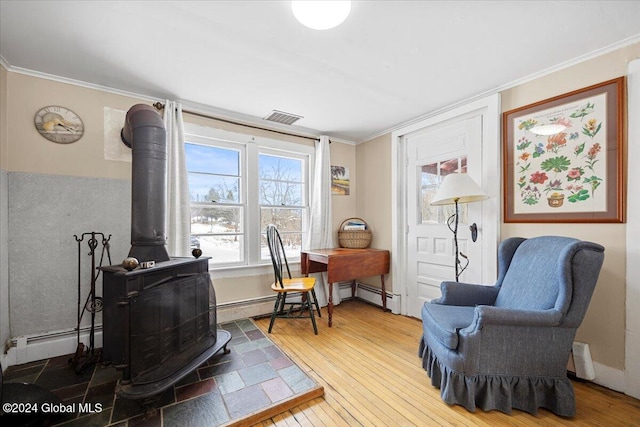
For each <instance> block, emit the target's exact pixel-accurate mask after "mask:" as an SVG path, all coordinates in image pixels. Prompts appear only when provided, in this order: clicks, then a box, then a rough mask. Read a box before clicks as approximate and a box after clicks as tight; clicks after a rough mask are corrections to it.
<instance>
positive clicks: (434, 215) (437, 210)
mask: <svg viewBox="0 0 640 427" xmlns="http://www.w3.org/2000/svg"><path fill="white" fill-rule="evenodd" d="M464 172H467V157H466V156H462V157H455V158H453V159H448V160H444V161H441V162H437V163H431V164H428V165H424V166H422V168H421V173H420V179H421V212H420V214H421V218H422V221H421V223H422V224H446V223H447V219H448V218H449V217H450V216H451V215H452V214H453V213H454V212H455V208H454V207H453V206H452V205H445V206H431V200H433V197H434V196H435V195H436V192H437V191H438V187H439V186H440V184H441V183H442V181H443V180H444V177H445V176H447V175H449V174H450V173H464ZM459 212H460V222H461V223H463V224H466V223H467V205H466V204H461V205H459Z"/></svg>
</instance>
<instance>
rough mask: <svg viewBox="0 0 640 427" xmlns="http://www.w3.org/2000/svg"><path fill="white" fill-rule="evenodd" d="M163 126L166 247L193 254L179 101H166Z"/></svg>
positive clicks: (171, 252)
mask: <svg viewBox="0 0 640 427" xmlns="http://www.w3.org/2000/svg"><path fill="white" fill-rule="evenodd" d="M164 126H165V129H166V131H167V250H168V252H169V256H176V257H184V256H190V253H189V248H190V235H191V207H190V204H189V183H188V181H187V166H186V161H185V153H184V123H183V121H182V105H181V104H180V103H178V102H174V101H169V100H167V101H165V104H164Z"/></svg>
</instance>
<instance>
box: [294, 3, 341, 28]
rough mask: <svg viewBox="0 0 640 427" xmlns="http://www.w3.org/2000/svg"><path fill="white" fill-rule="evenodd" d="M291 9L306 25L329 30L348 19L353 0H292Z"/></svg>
mask: <svg viewBox="0 0 640 427" xmlns="http://www.w3.org/2000/svg"><path fill="white" fill-rule="evenodd" d="M291 10H292V11H293V15H294V16H295V17H296V19H297V20H298V21H300V23H301V24H302V25H304V26H305V27H309V28H311V29H314V30H328V29H331V28H334V27H337V26H338V25H340V24H342V23H343V22H344V20H345V19H347V16H349V12H351V1H292V2H291Z"/></svg>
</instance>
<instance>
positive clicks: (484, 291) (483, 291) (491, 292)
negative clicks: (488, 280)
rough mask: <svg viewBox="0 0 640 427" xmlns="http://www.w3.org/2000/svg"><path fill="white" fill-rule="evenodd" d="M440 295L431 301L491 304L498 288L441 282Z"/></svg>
mask: <svg viewBox="0 0 640 427" xmlns="http://www.w3.org/2000/svg"><path fill="white" fill-rule="evenodd" d="M440 290H441V291H442V296H441V297H440V298H438V299H436V300H433V301H431V302H432V303H434V304H446V305H467V306H472V307H473V306H476V305H493V303H494V302H495V300H496V296H497V295H498V291H499V290H500V289H499V288H497V287H495V286H480V285H472V284H469V283H459V282H442V283H441V284H440Z"/></svg>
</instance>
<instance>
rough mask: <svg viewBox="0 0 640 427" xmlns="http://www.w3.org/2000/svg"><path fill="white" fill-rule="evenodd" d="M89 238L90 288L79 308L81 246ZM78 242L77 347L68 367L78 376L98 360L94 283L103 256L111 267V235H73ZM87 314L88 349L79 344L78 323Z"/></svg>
mask: <svg viewBox="0 0 640 427" xmlns="http://www.w3.org/2000/svg"><path fill="white" fill-rule="evenodd" d="M88 236H91V237H90V238H89V239H88V240H87V245H88V246H89V253H88V254H87V255H89V256H90V257H91V271H90V273H91V287H90V290H89V294H88V295H87V298H86V300H85V302H84V306H82V309H81V308H80V307H81V303H82V299H81V293H82V286H81V285H82V280H81V275H82V273H81V272H82V260H81V252H82V250H81V246H82V245H81V244H82V241H83V240H84V238H85V237H88ZM73 237H74V238H75V239H76V242H78V323H77V325H76V331H77V341H78V346H77V348H76V352H75V354H74V356H73V357H72V358H70V359H69V365H70V366H72V367H73V368H74V369H75V371H76V373H78V374H80V373H82V371H83V370H84V368H85V367H86V366H88V365H90V364H93V363H95V362H97V361H98V360H99V359H100V355H99V354H96V349H95V341H94V339H95V327H96V313H98V312H100V311H102V298H101V297H98V296H96V282H97V280H98V277H99V276H100V271H101V270H100V267H102V263H103V261H104V255H105V253H106V254H107V260H108V262H109V264H108V265H111V253H110V252H109V248H110V244H109V240H110V239H111V234H109V237H105V235H104V234H103V233H99V232H95V231H91V232H89V233H82V235H81V236H80V237H78V236H77V235H75V234H74V236H73ZM98 237H100V238H101V239H102V250H101V253H100V262H99V264H98V265H97V266H96V249H97V248H98V245H99V243H98ZM85 312H89V313H90V314H91V329H90V330H89V347H88V348H85V347H86V346H85V345H84V344H83V343H82V342H80V323H81V321H82V318H83V317H84V313H85Z"/></svg>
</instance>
